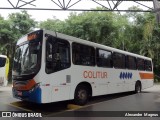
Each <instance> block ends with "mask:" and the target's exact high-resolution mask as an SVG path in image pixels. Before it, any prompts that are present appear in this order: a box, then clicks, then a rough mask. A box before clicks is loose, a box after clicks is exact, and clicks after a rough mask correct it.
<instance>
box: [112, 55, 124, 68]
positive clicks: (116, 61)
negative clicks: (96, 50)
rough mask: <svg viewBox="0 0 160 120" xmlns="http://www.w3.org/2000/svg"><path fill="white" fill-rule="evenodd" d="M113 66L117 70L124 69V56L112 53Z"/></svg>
mask: <svg viewBox="0 0 160 120" xmlns="http://www.w3.org/2000/svg"><path fill="white" fill-rule="evenodd" d="M113 65H114V67H115V68H118V69H125V67H126V66H125V55H124V54H121V53H116V52H114V53H113Z"/></svg>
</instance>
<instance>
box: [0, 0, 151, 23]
mask: <svg viewBox="0 0 160 120" xmlns="http://www.w3.org/2000/svg"><path fill="white" fill-rule="evenodd" d="M10 1H11V2H12V3H13V5H14V6H16V4H17V1H18V0H10ZM25 1H26V2H30V1H31V0H25ZM54 1H55V2H56V3H58V0H54ZM59 1H61V2H62V1H63V0H59ZM76 1H78V0H71V3H70V4H69V5H72V4H73V3H75V2H76ZM65 2H66V4H67V3H68V2H69V0H65ZM23 4H24V3H23V2H19V5H18V6H20V5H23ZM32 4H35V5H36V7H39V8H55V9H58V8H59V7H58V6H57V5H55V4H54V2H52V1H51V0H36V1H35V2H33V3H32ZM101 4H103V5H105V6H107V7H109V5H108V3H107V1H103V2H101ZM143 4H145V5H146V6H149V7H151V8H152V7H153V2H143ZM133 5H135V6H137V5H139V4H136V3H134V2H122V3H121V4H120V5H119V7H118V8H119V9H126V8H129V7H131V6H133ZM98 6H99V5H98V4H96V3H94V2H93V1H91V0H81V2H79V3H78V4H76V5H74V6H72V7H71V9H77V8H79V9H90V8H96V7H98ZM111 6H113V3H111ZM139 6H140V7H141V8H142V9H146V8H145V7H143V6H141V5H139ZM0 7H12V6H11V5H10V4H9V2H8V0H1V2H0ZM25 7H26V8H27V7H33V8H35V7H34V6H31V5H27V6H25ZM14 12H20V10H6V9H5V10H3V9H0V15H2V16H3V17H4V18H6V19H7V16H8V14H10V13H14ZM28 13H29V14H30V15H31V16H32V18H33V19H35V20H36V21H45V20H47V19H49V18H50V19H52V18H53V17H56V18H57V19H60V20H65V19H67V17H68V15H69V14H70V11H44V10H43V11H38V10H28ZM77 13H80V12H77Z"/></svg>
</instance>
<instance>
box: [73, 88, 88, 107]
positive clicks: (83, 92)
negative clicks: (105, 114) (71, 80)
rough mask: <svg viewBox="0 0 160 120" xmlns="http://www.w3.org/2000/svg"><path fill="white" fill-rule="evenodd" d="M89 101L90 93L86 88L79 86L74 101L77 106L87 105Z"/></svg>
mask: <svg viewBox="0 0 160 120" xmlns="http://www.w3.org/2000/svg"><path fill="white" fill-rule="evenodd" d="M88 99H89V92H88V89H87V87H86V86H82V85H79V86H77V88H76V90H75V95H74V101H75V104H77V105H85V104H86V103H87V102H88Z"/></svg>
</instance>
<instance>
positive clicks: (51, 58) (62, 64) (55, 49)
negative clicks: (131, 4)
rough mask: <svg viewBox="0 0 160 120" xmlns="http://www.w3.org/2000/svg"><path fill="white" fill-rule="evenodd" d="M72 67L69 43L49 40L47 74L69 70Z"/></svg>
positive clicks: (53, 39)
mask: <svg viewBox="0 0 160 120" xmlns="http://www.w3.org/2000/svg"><path fill="white" fill-rule="evenodd" d="M55 39H56V40H55ZM70 65H71V63H70V44H69V42H68V41H66V40H62V39H59V38H54V37H52V38H50V39H48V40H47V43H46V73H48V74H49V73H53V72H57V71H60V70H63V69H67V68H69V67H70Z"/></svg>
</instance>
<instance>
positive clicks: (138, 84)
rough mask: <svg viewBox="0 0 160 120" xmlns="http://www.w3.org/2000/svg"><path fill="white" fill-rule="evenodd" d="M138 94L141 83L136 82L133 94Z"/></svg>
mask: <svg viewBox="0 0 160 120" xmlns="http://www.w3.org/2000/svg"><path fill="white" fill-rule="evenodd" d="M140 92H141V83H140V82H136V85H135V93H140Z"/></svg>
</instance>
